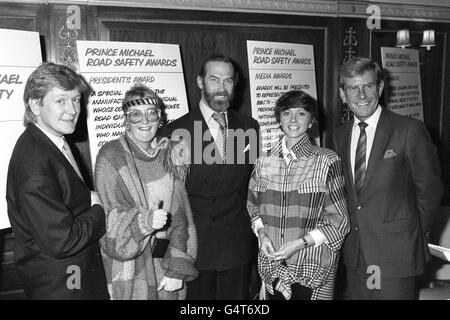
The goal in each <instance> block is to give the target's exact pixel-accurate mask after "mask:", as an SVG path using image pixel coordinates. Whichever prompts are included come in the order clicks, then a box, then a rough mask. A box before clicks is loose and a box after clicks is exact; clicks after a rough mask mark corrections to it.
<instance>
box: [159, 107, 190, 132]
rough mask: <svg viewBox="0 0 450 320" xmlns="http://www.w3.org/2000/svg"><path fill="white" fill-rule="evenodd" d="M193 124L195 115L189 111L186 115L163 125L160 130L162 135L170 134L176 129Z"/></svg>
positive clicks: (186, 127) (185, 127)
mask: <svg viewBox="0 0 450 320" xmlns="http://www.w3.org/2000/svg"><path fill="white" fill-rule="evenodd" d="M192 125H193V117H192V113H191V112H188V113H186V114H185V115H183V116H181V117H179V118H178V119H175V120H173V121H172V122H170V123H169V124H167V125H166V126H164V127H162V128H161V130H160V132H161V133H162V134H161V135H162V136H167V135H170V134H171V133H172V132H173V131H174V130H176V129H180V128H183V129H188V128H190V127H192Z"/></svg>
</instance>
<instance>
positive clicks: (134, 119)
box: [125, 109, 161, 123]
mask: <svg viewBox="0 0 450 320" xmlns="http://www.w3.org/2000/svg"><path fill="white" fill-rule="evenodd" d="M125 114H126V115H127V118H128V121H130V122H131V123H138V122H141V121H142V119H143V118H144V114H145V118H146V119H147V120H148V121H150V122H156V121H158V120H159V119H160V118H161V110H160V109H149V110H147V111H146V112H145V113H142V112H141V111H139V110H132V111H128V112H125Z"/></svg>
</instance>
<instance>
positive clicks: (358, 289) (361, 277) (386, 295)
mask: <svg viewBox="0 0 450 320" xmlns="http://www.w3.org/2000/svg"><path fill="white" fill-rule="evenodd" d="M370 276H371V274H370V273H358V272H354V271H349V270H347V290H348V294H349V296H348V298H349V299H350V300H417V299H418V291H417V290H416V277H406V278H383V277H382V278H380V285H379V289H378V288H371V286H370V285H368V283H367V280H368V278H369V277H370ZM369 282H371V281H370V280H369Z"/></svg>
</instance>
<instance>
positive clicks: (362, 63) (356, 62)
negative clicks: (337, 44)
mask: <svg viewBox="0 0 450 320" xmlns="http://www.w3.org/2000/svg"><path fill="white" fill-rule="evenodd" d="M366 71H373V72H374V73H375V75H376V76H377V84H379V83H380V81H381V80H383V72H382V70H381V68H380V65H379V64H378V63H377V62H375V61H373V60H372V59H369V58H365V57H356V58H353V59H350V60H348V61H346V62H345V63H344V64H343V65H342V66H341V67H340V69H339V86H340V87H341V88H342V87H343V86H344V78H353V77H356V76H359V75H362V74H363V73H365V72H366Z"/></svg>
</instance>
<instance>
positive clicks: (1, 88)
mask: <svg viewBox="0 0 450 320" xmlns="http://www.w3.org/2000/svg"><path fill="white" fill-rule="evenodd" d="M0 48H1V50H0V109H1V110H2V112H0V137H1V139H2V156H1V157H0V195H1V198H0V229H4V228H9V227H10V223H9V219H8V214H7V206H6V199H5V194H6V177H7V173H8V165H9V159H10V158H11V154H12V151H13V149H14V146H15V144H16V141H17V139H18V138H19V136H20V135H21V134H22V132H23V131H24V130H25V127H24V126H23V113H24V110H25V109H24V103H23V90H24V88H25V84H26V82H27V79H28V76H29V75H30V74H31V72H33V70H34V69H36V67H37V66H38V65H40V64H41V63H42V56H41V44H40V42H39V33H37V32H30V31H20V30H9V29H0Z"/></svg>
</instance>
